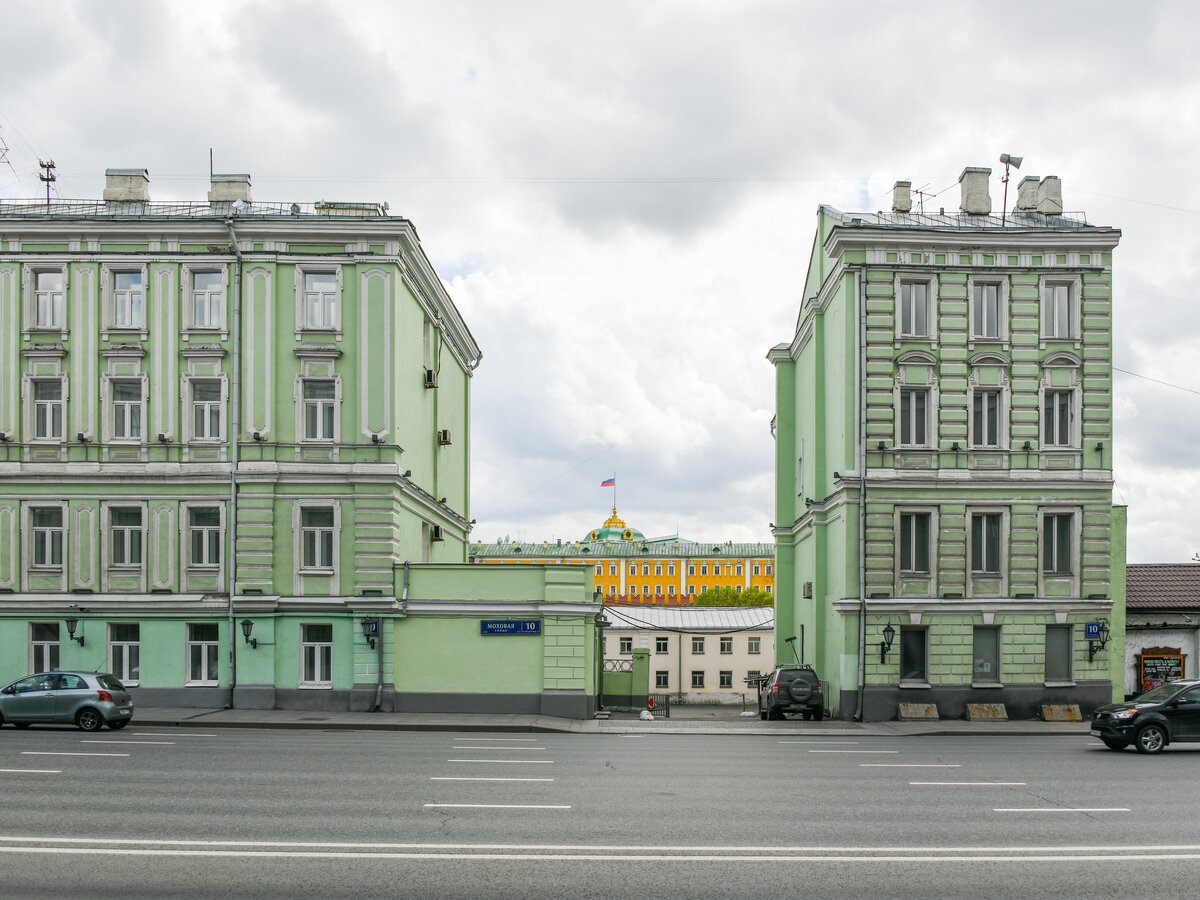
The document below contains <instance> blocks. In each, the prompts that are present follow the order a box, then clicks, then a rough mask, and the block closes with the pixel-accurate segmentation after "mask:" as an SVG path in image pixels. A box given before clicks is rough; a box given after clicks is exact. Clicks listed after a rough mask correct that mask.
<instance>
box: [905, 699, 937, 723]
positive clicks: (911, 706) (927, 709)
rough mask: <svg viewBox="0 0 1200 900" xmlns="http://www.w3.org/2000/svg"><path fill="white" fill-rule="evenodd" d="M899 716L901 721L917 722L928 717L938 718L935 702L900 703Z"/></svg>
mask: <svg viewBox="0 0 1200 900" xmlns="http://www.w3.org/2000/svg"><path fill="white" fill-rule="evenodd" d="M899 718H900V721H901V722H919V721H922V720H929V719H940V718H941V716H939V715H938V708H937V704H936V703H901V704H900V714H899Z"/></svg>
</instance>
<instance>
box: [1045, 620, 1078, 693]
mask: <svg viewBox="0 0 1200 900" xmlns="http://www.w3.org/2000/svg"><path fill="white" fill-rule="evenodd" d="M1074 628H1075V626H1073V625H1047V626H1046V680H1047V681H1058V682H1063V681H1073V680H1074V673H1073V672H1072V670H1071V656H1072V654H1071V646H1072V644H1073V643H1074Z"/></svg>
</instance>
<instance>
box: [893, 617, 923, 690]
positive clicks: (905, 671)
mask: <svg viewBox="0 0 1200 900" xmlns="http://www.w3.org/2000/svg"><path fill="white" fill-rule="evenodd" d="M928 638H929V633H928V631H927V630H926V629H924V628H910V627H908V626H901V628H900V680H901V681H916V682H921V683H928V681H929V653H928Z"/></svg>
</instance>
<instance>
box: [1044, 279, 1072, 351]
mask: <svg viewBox="0 0 1200 900" xmlns="http://www.w3.org/2000/svg"><path fill="white" fill-rule="evenodd" d="M1076 303H1077V300H1076V297H1075V285H1074V284H1073V283H1072V282H1069V281H1067V282H1060V281H1047V282H1046V283H1045V284H1043V285H1042V336H1043V337H1047V338H1060V339H1062V338H1066V339H1070V338H1074V337H1075V318H1076V315H1075V306H1076Z"/></svg>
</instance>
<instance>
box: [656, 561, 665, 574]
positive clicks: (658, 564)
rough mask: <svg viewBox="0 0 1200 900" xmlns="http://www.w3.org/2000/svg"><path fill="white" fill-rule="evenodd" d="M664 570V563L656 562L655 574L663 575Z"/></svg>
mask: <svg viewBox="0 0 1200 900" xmlns="http://www.w3.org/2000/svg"><path fill="white" fill-rule="evenodd" d="M662 572H663V570H662V563H655V564H654V574H655V575H662Z"/></svg>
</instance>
